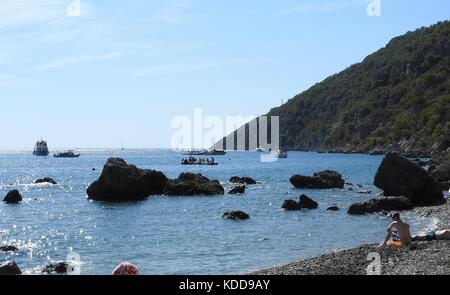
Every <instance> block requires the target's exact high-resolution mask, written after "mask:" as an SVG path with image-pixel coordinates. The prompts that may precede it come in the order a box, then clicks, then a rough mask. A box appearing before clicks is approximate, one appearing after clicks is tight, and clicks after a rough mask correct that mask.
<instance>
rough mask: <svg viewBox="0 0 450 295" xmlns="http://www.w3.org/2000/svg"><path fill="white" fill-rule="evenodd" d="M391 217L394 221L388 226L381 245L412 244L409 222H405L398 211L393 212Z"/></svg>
mask: <svg viewBox="0 0 450 295" xmlns="http://www.w3.org/2000/svg"><path fill="white" fill-rule="evenodd" d="M391 219H392V223H391V224H390V225H389V226H388V228H387V235H386V239H385V240H384V243H383V244H381V245H380V246H405V245H408V244H410V243H411V241H412V237H411V232H410V231H409V224H407V223H405V222H403V220H402V219H401V218H400V213H398V212H395V213H392V215H391Z"/></svg>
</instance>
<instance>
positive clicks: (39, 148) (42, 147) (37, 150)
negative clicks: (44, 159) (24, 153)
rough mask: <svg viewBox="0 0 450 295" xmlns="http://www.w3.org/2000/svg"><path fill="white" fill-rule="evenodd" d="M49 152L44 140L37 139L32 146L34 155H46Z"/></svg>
mask: <svg viewBox="0 0 450 295" xmlns="http://www.w3.org/2000/svg"><path fill="white" fill-rule="evenodd" d="M49 154H50V152H49V151H48V146H47V142H46V141H45V140H42V138H41V140H39V141H38V142H36V145H35V146H34V150H33V155H35V156H48V155H49Z"/></svg>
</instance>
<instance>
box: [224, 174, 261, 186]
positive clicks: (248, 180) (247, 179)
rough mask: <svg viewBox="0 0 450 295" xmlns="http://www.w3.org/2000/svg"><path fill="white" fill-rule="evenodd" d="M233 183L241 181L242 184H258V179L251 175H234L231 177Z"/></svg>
mask: <svg viewBox="0 0 450 295" xmlns="http://www.w3.org/2000/svg"><path fill="white" fill-rule="evenodd" d="M230 182H231V183H240V184H247V185H251V184H256V180H254V179H253V178H251V177H239V176H233V177H231V178H230Z"/></svg>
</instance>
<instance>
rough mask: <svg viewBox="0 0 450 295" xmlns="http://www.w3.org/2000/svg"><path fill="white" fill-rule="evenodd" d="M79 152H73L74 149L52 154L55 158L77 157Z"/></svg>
mask: <svg viewBox="0 0 450 295" xmlns="http://www.w3.org/2000/svg"><path fill="white" fill-rule="evenodd" d="M79 156H80V154H75V152H74V151H66V152H61V153H56V154H54V155H53V157H55V158H78V157H79Z"/></svg>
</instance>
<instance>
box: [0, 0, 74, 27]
mask: <svg viewBox="0 0 450 295" xmlns="http://www.w3.org/2000/svg"><path fill="white" fill-rule="evenodd" d="M68 3H69V2H68V1H64V0H0V27H5V26H18V25H28V24H33V23H40V22H46V21H49V20H52V19H53V20H54V19H56V18H60V17H62V16H64V15H65V13H66V6H67V4H68Z"/></svg>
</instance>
